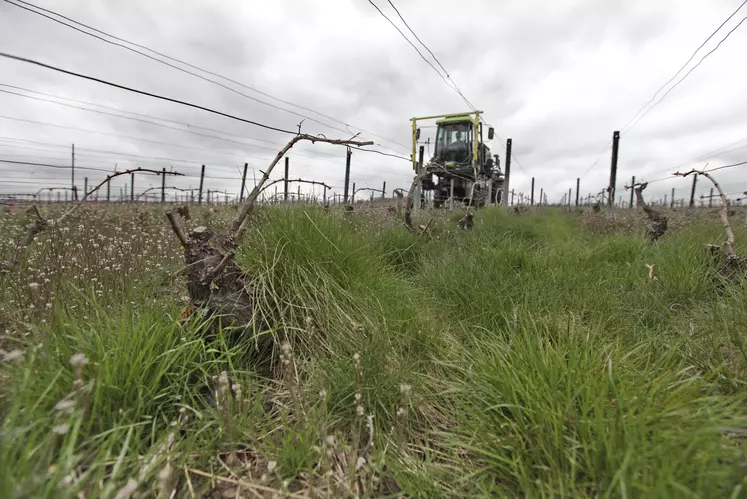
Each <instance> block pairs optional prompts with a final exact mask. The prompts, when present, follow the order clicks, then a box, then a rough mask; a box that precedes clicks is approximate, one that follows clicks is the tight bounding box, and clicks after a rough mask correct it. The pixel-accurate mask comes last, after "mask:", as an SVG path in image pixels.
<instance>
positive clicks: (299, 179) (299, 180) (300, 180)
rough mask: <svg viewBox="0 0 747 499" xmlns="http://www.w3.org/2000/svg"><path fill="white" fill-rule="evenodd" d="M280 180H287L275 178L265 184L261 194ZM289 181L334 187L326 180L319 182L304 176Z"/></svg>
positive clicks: (328, 188)
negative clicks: (326, 182)
mask: <svg viewBox="0 0 747 499" xmlns="http://www.w3.org/2000/svg"><path fill="white" fill-rule="evenodd" d="M280 182H285V179H284V178H279V179H277V180H273V181H272V182H270V183H269V184H267V185H265V186H264V187H263V188H262V190H261V191H260V194H261V193H262V192H264V191H266V190H267V189H269V188H270V187H272V186H273V185H275V184H279V183H280ZM288 183H289V184H292V183H296V184H299V183H300V184H313V185H321V186H322V187H324V189H325V190H330V189H332V187H330V186H329V185H327V184H325V183H324V182H319V181H317V180H304V179H302V178H296V179H288Z"/></svg>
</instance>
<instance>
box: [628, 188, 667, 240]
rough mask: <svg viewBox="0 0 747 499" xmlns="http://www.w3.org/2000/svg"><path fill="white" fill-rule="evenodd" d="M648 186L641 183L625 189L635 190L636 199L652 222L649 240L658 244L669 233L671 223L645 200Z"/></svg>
mask: <svg viewBox="0 0 747 499" xmlns="http://www.w3.org/2000/svg"><path fill="white" fill-rule="evenodd" d="M647 186H648V182H643V183H640V182H639V183H636V184H633V185H631V186H627V185H626V186H625V189H626V190H628V189H633V192H635V197H636V199H637V200H638V205H639V206H640V207H641V208H642V209H643V211H644V212H645V213H646V216H647V217H648V219H649V220H651V227H649V238H650V239H651V241H653V242H656V241H658V240H659V238H660V237H661V236H663V235H664V233H665V232H666V231H667V227H668V225H669V221H668V219H667V217H665V216H664V215H662V214H661V213H659V212H658V211H656V210H654V209H653V208H651V206H649V205H648V204H647V203H646V201H645V200H644V199H643V191H644V190H645V189H646V187H647Z"/></svg>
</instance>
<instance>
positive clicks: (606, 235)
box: [0, 205, 747, 498]
mask: <svg viewBox="0 0 747 499" xmlns="http://www.w3.org/2000/svg"><path fill="white" fill-rule="evenodd" d="M44 209H46V210H52V211H53V210H58V209H60V208H59V207H55V206H50V207H44ZM191 210H192V220H190V221H185V222H182V223H183V224H184V225H185V229H192V228H194V227H196V226H199V225H204V226H207V227H211V228H218V229H221V228H224V227H226V225H227V223H228V222H229V221H230V219H231V217H232V216H233V214H234V210H235V207H234V208H231V207H226V206H222V207H219V208H215V209H208V208H206V207H201V208H198V207H191ZM395 212H396V210H395V209H394V208H392V209H387V208H386V207H384V206H378V207H377V206H375V205H374V206H373V207H369V208H362V209H357V210H356V211H354V212H352V213H344V212H342V211H341V210H338V209H334V208H333V209H331V210H330V211H329V212H325V211H324V210H323V209H321V208H319V207H312V206H303V205H297V206H292V207H285V206H273V207H265V208H263V209H261V210H259V211H258V212H257V213H255V214H254V215H253V219H252V228H251V229H250V230H249V232H248V233H247V235H246V237H245V238H244V240H243V241H242V244H241V246H240V249H239V251H238V254H237V262H238V263H239V264H240V265H241V267H242V268H243V269H244V270H245V271H246V273H247V281H248V282H250V283H251V294H252V296H253V298H254V300H255V301H254V303H255V316H256V321H255V324H254V326H252V325H250V326H249V327H247V328H246V329H245V330H242V331H234V330H231V331H227V330H218V331H217V332H215V329H216V328H212V329H211V334H207V333H206V331H207V330H208V329H209V325H208V324H206V319H204V318H203V317H201V315H200V314H199V312H194V313H191V314H190V312H191V310H190V307H188V301H189V300H188V297H187V296H186V295H187V290H186V286H185V283H184V281H183V278H182V277H180V276H179V275H175V274H176V273H177V271H179V270H180V269H182V268H183V267H184V255H183V250H182V248H181V247H180V246H179V244H178V241H177V240H176V237H175V236H174V234H173V232H172V231H171V228H170V227H169V225H168V223H167V221H166V218H165V216H164V208H162V207H160V206H151V205H140V206H127V205H120V206H112V207H96V206H91V207H84V208H82V209H80V210H79V211H78V212H77V213H76V214H75V216H74V217H72V218H70V219H68V220H67V221H66V223H65V224H64V226H61V227H54V228H52V229H50V230H48V231H46V232H44V233H42V234H41V235H40V236H38V238H37V240H36V241H34V242H33V243H32V245H31V246H30V248H29V251H28V254H27V258H26V259H25V260H24V261H23V262H22V263H21V264H20V266H19V268H17V269H15V270H13V271H12V272H10V273H6V274H3V275H2V277H1V279H2V286H1V287H0V307H2V308H1V310H0V332H2V333H3V335H2V338H0V348H2V349H3V356H4V358H5V362H4V363H2V364H0V413H1V414H2V430H1V432H2V433H1V434H0V496H1V497H9V498H10V497H18V498H21V497H34V498H35V497H54V498H57V497H86V498H88V497H110V498H114V497H118V498H120V497H121V498H124V497H130V496H131V495H132V493H133V492H134V491H139V493H140V497H163V498H166V497H347V496H350V497H397V496H400V495H403V496H408V497H428V498H433V497H495V496H499V497H503V496H508V497H545V496H548V497H714V498H715V497H718V498H729V497H733V498H736V497H744V496H745V494H747V492H746V487H747V457H746V456H745V443H746V441H747V391H746V390H745V388H746V387H747V353H746V352H747V340H746V337H745V333H746V332H747V296H746V295H745V289H744V287H740V285H739V284H733V283H728V284H727V285H725V286H724V285H723V284H724V283H723V282H719V281H718V279H717V278H716V277H715V274H714V272H713V269H712V264H711V259H710V257H709V255H708V253H707V251H706V250H705V249H704V247H703V246H704V244H707V243H720V242H721V241H722V240H723V231H722V229H721V226H720V224H719V221H718V219H717V216H716V215H715V211H708V210H699V211H697V214H693V213H690V212H688V210H680V211H677V212H670V213H669V215H670V217H671V221H670V231H669V232H668V233H667V234H666V235H665V236H664V237H663V238H662V239H661V241H660V242H659V244H658V245H654V244H651V243H649V242H648V240H647V239H646V237H645V235H644V233H643V231H644V228H645V218H644V217H643V215H641V214H640V213H635V212H633V211H625V212H622V213H620V214H618V215H617V216H616V218H615V219H614V220H609V219H608V218H607V217H606V215H605V214H604V213H601V214H593V213H591V211H587V212H584V213H575V212H574V213H568V212H565V211H561V210H559V209H551V208H547V209H544V210H538V211H536V212H528V213H523V214H521V215H517V214H515V213H514V212H513V211H511V212H504V211H502V210H501V209H499V208H487V209H483V210H480V211H478V212H477V215H476V217H475V227H474V229H473V230H471V231H461V230H457V224H456V222H457V221H458V220H459V218H460V217H461V216H462V215H463V213H462V212H454V213H448V212H439V213H420V214H419V220H417V221H416V223H425V222H426V221H427V220H428V218H430V217H431V216H433V217H434V221H433V223H432V225H431V233H432V236H433V239H432V240H428V239H427V238H425V237H422V236H415V235H413V234H411V233H409V232H408V231H407V230H406V229H405V227H404V226H403V224H402V221H401V220H400V219H399V218H398V217H397V214H396V213H395ZM33 220H34V218H33V215H32V214H26V213H24V212H23V211H22V210H21V211H18V212H16V213H14V214H8V213H6V214H3V215H0V234H2V238H0V239H1V240H0V260H8V259H9V258H10V256H11V253H12V251H13V246H14V244H15V241H16V240H17V239H18V238H19V237H20V236H21V235H22V234H23V233H24V230H25V229H24V227H25V226H26V225H27V224H29V223H31V222H33ZM733 222H734V226H735V232H736V241H737V252H738V253H740V249H741V248H744V246H743V245H742V243H744V242H747V230H745V226H744V214H743V213H741V212H740V213H738V214H737V215H736V216H734V217H733ZM741 253H742V254H744V251H743V250H742V252H741ZM651 266H653V267H651ZM262 324H265V325H267V326H268V327H264V328H263V327H261V325H262ZM268 340H271V341H268ZM268 342H269V343H271V344H272V345H273V346H274V348H273V350H272V352H269V353H268V351H267V350H266V349H265V348H264V346H266V345H267V344H268Z"/></svg>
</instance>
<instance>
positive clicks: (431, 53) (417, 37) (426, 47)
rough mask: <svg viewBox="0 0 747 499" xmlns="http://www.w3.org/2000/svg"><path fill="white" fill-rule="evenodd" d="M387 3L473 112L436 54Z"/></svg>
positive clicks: (388, 0)
mask: <svg viewBox="0 0 747 499" xmlns="http://www.w3.org/2000/svg"><path fill="white" fill-rule="evenodd" d="M387 2H389V5H391V6H392V8H393V9H394V12H396V13H397V16H399V18H400V19H401V20H402V23H404V25H405V26H406V27H407V29H408V30H410V33H412V36H414V37H415V39H416V40H417V41H418V42H419V43H420V45H422V46H423V48H425V50H427V51H428V53H429V54H430V55H431V57H433V60H434V61H436V64H438V66H439V67H440V68H441V69H442V70H443V72H444V74H445V75H446V78H448V79H449V80H451V84H452V85H453V87H454V90H456V91H457V93H458V94H459V95H460V96H461V97H462V99H463V100H464V101H465V102H466V103H467V105H468V106H469V107H471V108H472V110H473V111H474V110H475V106H474V105H473V104H472V103H471V102H470V101H469V99H467V97H465V96H464V94H463V93H462V91H461V90H460V89H459V87H458V86H457V84H456V82H455V81H454V79H453V78H452V77H451V75H450V74H449V72H448V71H447V70H446V68H445V67H444V66H443V64H441V61H439V60H438V58H437V57H436V54H434V53H433V51H432V50H431V49H430V48H428V46H427V45H426V44H425V43H423V41H422V40H421V39H420V37H419V36H418V35H417V34H416V33H415V31H413V30H412V28H411V27H410V25H409V24H407V21H405V18H404V17H402V14H400V12H399V9H397V7H396V6H395V5H394V3H392V0H387ZM395 27H396V26H395Z"/></svg>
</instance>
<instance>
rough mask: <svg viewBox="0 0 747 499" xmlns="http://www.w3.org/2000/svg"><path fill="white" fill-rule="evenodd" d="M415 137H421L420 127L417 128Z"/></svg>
mask: <svg viewBox="0 0 747 499" xmlns="http://www.w3.org/2000/svg"><path fill="white" fill-rule="evenodd" d="M415 139H416V140H419V139H420V128H418V129H417V130H415Z"/></svg>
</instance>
